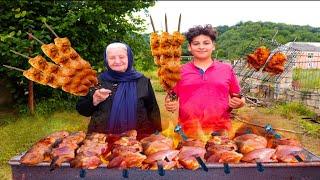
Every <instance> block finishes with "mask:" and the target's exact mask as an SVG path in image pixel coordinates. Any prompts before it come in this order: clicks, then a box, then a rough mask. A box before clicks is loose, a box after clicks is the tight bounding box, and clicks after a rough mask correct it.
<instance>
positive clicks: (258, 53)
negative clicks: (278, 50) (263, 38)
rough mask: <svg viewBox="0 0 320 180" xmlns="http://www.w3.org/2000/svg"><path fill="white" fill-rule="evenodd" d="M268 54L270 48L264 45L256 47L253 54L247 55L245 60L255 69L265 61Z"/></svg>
mask: <svg viewBox="0 0 320 180" xmlns="http://www.w3.org/2000/svg"><path fill="white" fill-rule="evenodd" d="M269 55H270V50H269V49H268V48H266V47H265V46H261V47H258V48H257V49H256V50H255V51H254V53H253V54H249V55H247V62H248V64H249V66H251V67H253V68H254V69H256V70H257V71H258V70H259V69H260V68H261V67H262V66H263V65H264V64H265V63H266V61H267V59H268V57H269Z"/></svg>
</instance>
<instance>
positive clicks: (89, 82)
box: [11, 24, 98, 96]
mask: <svg viewBox="0 0 320 180" xmlns="http://www.w3.org/2000/svg"><path fill="white" fill-rule="evenodd" d="M46 26H47V27H48V28H49V29H50V30H51V31H52V32H53V33H54V31H53V30H52V29H51V28H50V27H49V26H48V25H47V24H46ZM54 34H55V33H54ZM28 35H29V36H30V37H32V38H34V39H35V40H37V41H38V42H39V43H41V44H42V46H41V49H42V50H43V52H44V53H45V54H46V55H47V56H48V57H49V58H51V59H52V61H54V62H55V64H54V63H51V62H47V61H46V59H45V58H43V57H42V56H40V55H38V56H36V57H33V58H30V57H28V56H25V55H23V54H20V53H18V52H15V51H12V52H14V53H15V54H18V55H20V56H23V57H25V58H28V59H29V64H30V65H31V66H32V68H30V69H28V70H26V71H25V70H21V71H23V75H24V76H25V77H26V78H28V79H29V80H32V81H35V82H37V83H39V84H42V85H49V86H50V87H53V88H61V89H62V90H63V91H66V92H68V93H71V94H73V95H76V96H85V95H86V94H87V93H88V91H89V88H90V87H94V86H96V85H97V84H98V79H97V74H96V71H94V70H93V69H92V68H91V65H90V64H89V63H88V62H87V61H85V60H83V59H82V58H81V57H80V56H79V54H78V53H77V52H76V51H75V50H74V49H73V48H72V47H71V43H70V41H69V40H68V38H60V37H58V36H57V35H56V34H55V36H56V38H55V39H54V41H55V44H53V43H50V44H44V43H43V42H42V41H40V40H39V39H37V38H36V37H34V36H33V35H32V34H29V33H28ZM11 69H13V68H12V67H11Z"/></svg>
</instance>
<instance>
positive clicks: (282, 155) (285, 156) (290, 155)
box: [276, 145, 306, 163]
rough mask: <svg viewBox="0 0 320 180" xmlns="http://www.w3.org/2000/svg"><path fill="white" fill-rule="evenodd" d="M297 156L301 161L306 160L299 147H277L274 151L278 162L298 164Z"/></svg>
mask: <svg viewBox="0 0 320 180" xmlns="http://www.w3.org/2000/svg"><path fill="white" fill-rule="evenodd" d="M296 155H297V156H299V157H300V158H301V159H302V160H303V161H304V160H305V159H306V157H305V155H304V153H303V148H302V147H299V146H290V145H279V146H278V147H277V149H276V158H277V159H278V160H279V161H280V162H288V163H295V162H299V161H298V160H297V158H295V156H296Z"/></svg>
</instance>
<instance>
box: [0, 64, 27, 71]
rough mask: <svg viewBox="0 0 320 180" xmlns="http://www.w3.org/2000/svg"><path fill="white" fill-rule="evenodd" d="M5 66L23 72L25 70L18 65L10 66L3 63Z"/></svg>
mask: <svg viewBox="0 0 320 180" xmlns="http://www.w3.org/2000/svg"><path fill="white" fill-rule="evenodd" d="M3 66H4V67H6V68H8V69H13V70H16V71H21V72H24V71H25V70H23V69H20V68H17V67H13V66H8V65H3Z"/></svg>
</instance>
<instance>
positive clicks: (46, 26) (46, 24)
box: [44, 22, 59, 38]
mask: <svg viewBox="0 0 320 180" xmlns="http://www.w3.org/2000/svg"><path fill="white" fill-rule="evenodd" d="M44 25H45V26H46V27H47V28H48V29H49V30H50V31H51V32H52V33H53V34H54V35H55V36H56V37H57V38H58V37H59V36H58V35H57V34H56V33H55V32H54V31H53V29H52V28H51V27H50V26H49V25H48V24H47V23H46V22H44Z"/></svg>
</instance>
